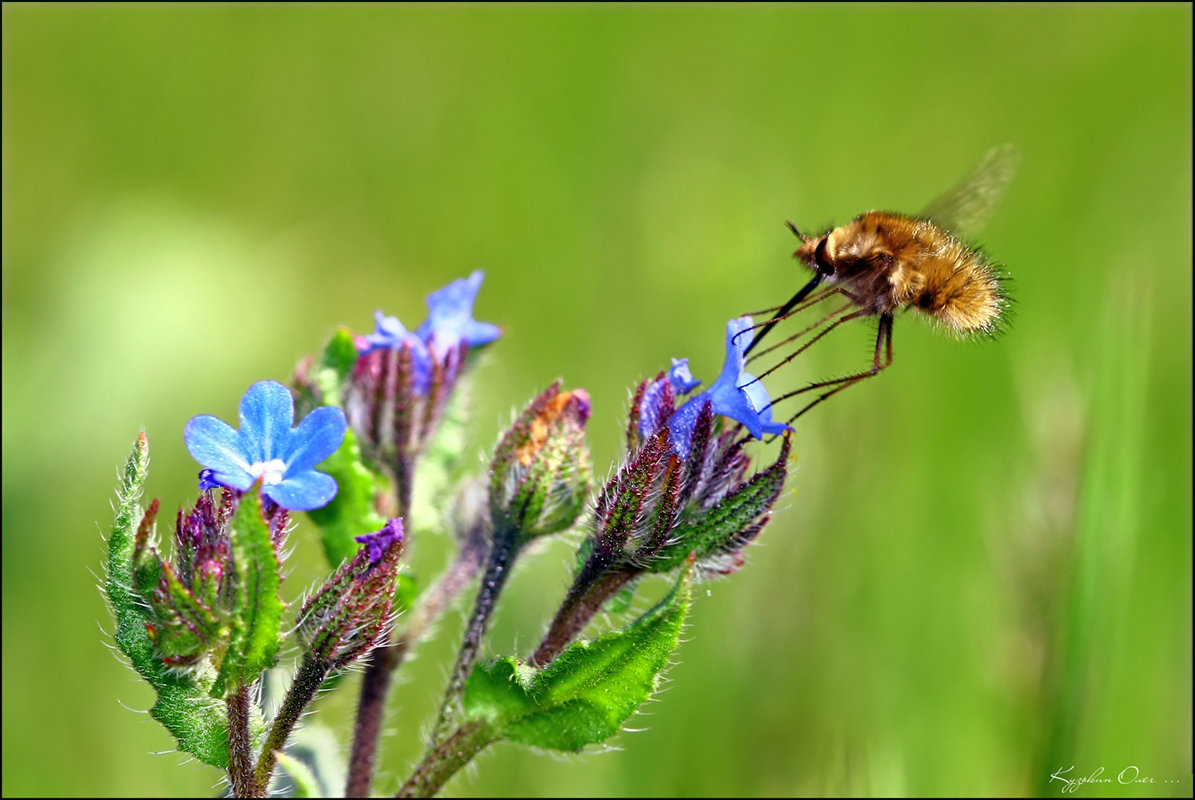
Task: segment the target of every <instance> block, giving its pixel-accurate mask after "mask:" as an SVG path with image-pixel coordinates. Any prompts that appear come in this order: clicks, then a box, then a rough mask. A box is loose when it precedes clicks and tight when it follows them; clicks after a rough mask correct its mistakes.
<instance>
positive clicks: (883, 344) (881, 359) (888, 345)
mask: <svg viewBox="0 0 1195 800" xmlns="http://www.w3.org/2000/svg"><path fill="white" fill-rule="evenodd" d="M855 316H858V315H857V314H852V315H850V316H848V317H843V318H842V319H841V320H839V321H840V322H845V321H846V320H848V319H851V318H852V317H855ZM881 354H882V355H881ZM891 365H892V313H891V312H886V313H884V314H881V315H880V327H879V331H878V332H877V334H876V349H875V356H874V358H873V359H872V362H871V369H869V370H867V371H865V372H856V373H855V374H853V375H846V376H844V377H841V378H834V379H833V380H828V381H820V382H818V383H811V384H809V385H808V386H806V387H804V388H801V389H797V390H796V391H794V392H789V393H788V394H785V395H781V396H780V397H777V398H776V399H775V400H773V401H772V405H773V406H774V405H776V403H778V402H779V401H781V400H787V399H788V398H790V397H795V396H797V395H799V394H804V393H805V392H809V391H813V390H814V389H824V388H826V387H827V386H832V387H834V388H832V389H830V390H829V391H828V392H825V393H823V394H820V395H818V397H817V399H816V400H814V401H813V402H811V403H809V404H808V405H806V406H805V407H804V408H802V409H801V410H800V411H798V412H797V413H796V414H793V415H792V416H791V417H789V418H788V424H789V425H791V424H792V423H793V420H795V419H796V418H797V417H799V416H801V415H802V414H804V413H805V412H806V411H808V410H809V409H811V408H813V407H814V406H816V405H817V404H818V403H820V402H822V401H823V400H825V399H826V398H827V397H830V396H831V395H833V394H835V393H837V392H841V391H842V390H843V389H845V388H846V387H848V386H854V385H855V384H856V383H858V382H859V381H861V380H863V379H864V378H870V377H871V376H872V375H875V374H876V373H878V372H879V371H880V370H882V369H886V368H887V367H889V366H891Z"/></svg>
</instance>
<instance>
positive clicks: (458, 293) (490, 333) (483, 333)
mask: <svg viewBox="0 0 1195 800" xmlns="http://www.w3.org/2000/svg"><path fill="white" fill-rule="evenodd" d="M484 277H485V274H484V273H483V272H482V271H481V270H477V271H475V272H474V273H473V274H472V275H470V276H469V277H468V278H461V279H460V280H455V281H453V282H452V283H450V284H448V285H447V286H445V287H444V288H443V289H438V290H436V291H434V292H432V293H431V294H429V295H428V296H427V319H426V320H424V322H423V324H422V325H420V326H419V330H418V331H416V333H417V334H419V338H420V339H422V340H423V341H424V342H426V343H427V345H428V346H429V347H431V346H433V345H434V346H435V349H436V350H437V352H439V353H444V352H447V351H448V350H450V349H451V348H453V347H456V346H457V345H458V344H460V343H461V342H464V343H465V344H467V345H469V346H470V347H476V346H477V345H482V344H487V343H489V342H492V341H494V340H495V339H497V338H498V336H500V335H501V333H502V329H501V328H499V327H498V326H497V325H491V324H490V323H488V322H478V321H477V320H475V319H473V301H474V300H476V299H477V291H478V290H479V289H480V288H481V280H482V278H484Z"/></svg>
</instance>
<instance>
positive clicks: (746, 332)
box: [668, 317, 789, 456]
mask: <svg viewBox="0 0 1195 800" xmlns="http://www.w3.org/2000/svg"><path fill="white" fill-rule="evenodd" d="M751 325H752V321H751V318H750V317H739V318H738V319H732V320H730V322H728V323H726V361H725V362H723V364H722V373H721V374H720V375H719V376H718V380H716V381H714V382H713V384H712V385H711V386H710V388H709V389H707V390H706V391H704V392H702V393H701V394H698V395H696V396H695V397H693V398H692V399H690V400H689V402H687V403H685V405H683V406H681V407H680V408H679V409H678V410H677V412H676V413H675V414H673V415H672V419H671V420H669V422H668V428H669V430H670V431H671V433H672V441H673V447H674V449H675V450H676V451H677V453H679V454H680V455H681V456H686V455H687V453H688V448H689V442H690V440H691V439H692V438H693V427H694V426H695V425H696V424H697V417H698V415H699V414H700V413H701V408H702V406H701V405H700V404H702V403H704V402H705V401H706V400H707V399H708V400H709V401H710V402H712V403H713V404H714V413H715V414H720V415H722V416H724V417H730V418H731V419H733V420H734V421H735V422H738V423H740V424H742V426H743V427H744V428H746V429H747V431H748V432H749V433H750V434H751V435H752V436H754V437H755V438H756V439H761V438H763V435H764V434H765V433H783V432H784V431H786V430H788V429H789V427H788V426H787V425H785V424H784V423H782V422H773V421H772V408H771V403H772V401H771V398H770V397H769V396H768V390H767V389H766V388H764V385H763V384H762V383H761V382H759V381H757V380H756V379H755V376H753V375H752V374H751V373H749V372H744V371H743V367H744V365H745V361H746V359H745V357H744V355H743V352H744V351H745V350H746V349H747V347H748V346H749V345H750V344H751V338H752V336H751V333H752V332H751V330H750V328H751ZM674 369H675V368H674Z"/></svg>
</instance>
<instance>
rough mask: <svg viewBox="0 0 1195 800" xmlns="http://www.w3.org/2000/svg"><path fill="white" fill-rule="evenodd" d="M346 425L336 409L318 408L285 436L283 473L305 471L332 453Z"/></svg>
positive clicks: (330, 407) (341, 413)
mask: <svg viewBox="0 0 1195 800" xmlns="http://www.w3.org/2000/svg"><path fill="white" fill-rule="evenodd" d="M347 424H348V423H347V422H346V421H345V418H344V411H342V410H341V409H339V408H337V407H336V406H320V407H319V408H317V409H315V410H314V411H312V412H311V413H310V414H308V415H307V416H306V417H304V418H303V421H302V422H300V423H299V426H298V427H297V428H295V429H294V431H292V432H291V433H290V436H289V442H288V444H289V448H290V449H289V453H287V454H286V455H285V456H284V460H285V461H286V472H287V474H288V475H293V474H296V473H299V472H303V471H305V470H309V469H311V468H312V467H314V466H315V465H316V464H318V463H319V462H321V461H323V460H324V459H325V458H327V457H328V456H330V455H332V454H333V453H335V452H336V450H337V449H338V448H339V447H340V443H341V442H343V441H344V432H345V428H346V427H347Z"/></svg>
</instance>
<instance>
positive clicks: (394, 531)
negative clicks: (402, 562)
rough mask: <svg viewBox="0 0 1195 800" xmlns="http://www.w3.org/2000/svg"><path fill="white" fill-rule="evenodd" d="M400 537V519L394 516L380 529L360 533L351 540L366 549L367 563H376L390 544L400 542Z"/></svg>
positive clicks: (401, 532)
mask: <svg viewBox="0 0 1195 800" xmlns="http://www.w3.org/2000/svg"><path fill="white" fill-rule="evenodd" d="M402 539H403V529H402V520H401V519H399V518H398V517H395V518H394V519H392V520H390V521H389V522H387V523H386V525H385V526H384V527H383V528H382V529H381V530H380V531H376V532H374V533H366V534H362V535H361V536H357V537H355V538H354V540H353V541H356V542H360V543H361V544H363V545H365V547H366V551H367V552H368V553H369V563H370V564H376V563H378V562H379V561H381V560H382V557H383V556H384V555H386V551H388V550H389V549H390V547H391V546H392V545H394V544H395V543H401V542H402Z"/></svg>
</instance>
